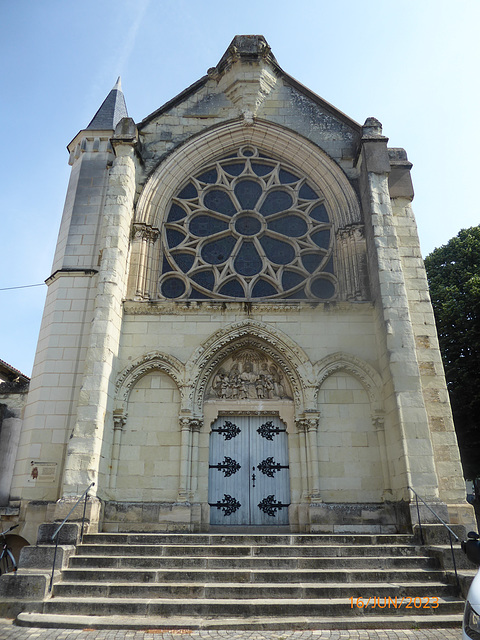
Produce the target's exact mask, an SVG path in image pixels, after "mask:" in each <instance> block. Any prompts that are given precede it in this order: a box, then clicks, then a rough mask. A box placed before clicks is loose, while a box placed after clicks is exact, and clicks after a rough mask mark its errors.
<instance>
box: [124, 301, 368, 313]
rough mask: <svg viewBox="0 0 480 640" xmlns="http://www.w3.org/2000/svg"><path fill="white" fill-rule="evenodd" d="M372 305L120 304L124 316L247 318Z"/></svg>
mask: <svg viewBox="0 0 480 640" xmlns="http://www.w3.org/2000/svg"><path fill="white" fill-rule="evenodd" d="M366 306H368V307H371V306H373V304H372V303H371V302H369V301H359V302H356V301H355V302H290V301H288V300H287V301H285V300H272V301H271V302H243V301H241V302H230V301H229V302H225V301H223V300H195V301H192V302H190V301H182V302H175V301H173V300H158V301H152V300H148V301H145V302H138V301H134V300H125V301H124V303H123V308H124V312H125V314H126V315H151V316H152V315H153V316H156V315H162V316H163V315H181V314H189V313H191V314H198V313H205V314H210V313H212V312H214V313H238V312H246V313H247V314H248V315H250V314H252V315H253V314H259V313H269V314H279V315H281V314H285V313H288V314H291V313H302V312H304V311H305V310H314V309H317V308H320V309H321V310H322V311H329V310H334V311H335V312H343V313H355V312H358V311H360V312H361V313H363V312H364V311H365V307H366Z"/></svg>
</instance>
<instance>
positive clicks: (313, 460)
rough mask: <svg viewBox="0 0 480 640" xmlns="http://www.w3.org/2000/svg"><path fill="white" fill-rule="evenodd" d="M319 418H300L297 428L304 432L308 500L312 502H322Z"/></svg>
mask: <svg viewBox="0 0 480 640" xmlns="http://www.w3.org/2000/svg"><path fill="white" fill-rule="evenodd" d="M318 422H319V417H318V416H310V417H308V418H300V419H299V420H297V428H298V429H299V430H302V431H304V433H305V440H306V453H307V456H306V457H307V465H306V466H307V477H308V499H309V500H310V501H312V502H315V501H318V500H320V476H319V469H318V436H317V431H318Z"/></svg>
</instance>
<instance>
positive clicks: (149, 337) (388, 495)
mask: <svg viewBox="0 0 480 640" xmlns="http://www.w3.org/2000/svg"><path fill="white" fill-rule="evenodd" d="M114 92H115V93H114V95H112V94H110V96H109V98H108V99H107V101H106V102H105V103H104V105H102V107H101V109H100V110H99V112H98V113H97V115H96V116H95V118H94V120H93V121H92V123H91V125H90V126H89V127H87V129H85V130H83V131H80V133H79V134H78V135H77V136H76V137H75V138H74V140H73V141H72V143H71V144H70V145H69V150H70V163H71V165H72V174H71V179H70V184H69V187H68V192H67V199H66V204H65V211H64V216H63V219H62V223H61V228H60V234H59V240H58V245H57V251H56V255H55V260H54V266H53V270H52V275H51V276H50V277H49V278H48V280H47V284H48V285H49V291H48V296H47V301H46V307H45V313H44V318H43V322H42V327H41V332H40V338H39V345H38V350H37V355H36V360H35V365H34V371H33V376H32V382H31V385H30V392H29V396H28V404H27V408H26V412H25V419H24V423H23V430H22V436H21V441H20V445H19V449H18V455H17V460H16V465H15V471H14V474H13V479H12V488H11V500H16V501H19V502H20V504H21V518H23V521H24V522H25V527H24V532H23V534H22V535H24V536H25V537H27V538H31V539H32V541H33V540H34V538H35V527H36V526H37V525H38V523H39V522H44V521H51V520H53V519H58V518H60V517H63V515H65V514H66V512H67V509H69V508H70V506H71V504H72V503H73V502H74V500H75V499H76V497H77V496H79V495H81V494H82V492H83V491H84V490H85V489H86V488H87V486H88V485H89V484H90V483H93V482H94V483H95V485H94V486H92V488H91V490H90V496H91V498H90V499H89V509H88V517H89V521H90V528H91V529H93V530H95V529H102V530H105V531H129V530H132V531H135V530H147V531H148V530H153V531H155V530H185V531H200V530H209V528H210V527H211V524H210V522H211V518H210V511H211V510H212V509H213V508H214V507H213V506H212V501H211V497H210V493H209V492H210V487H209V483H210V481H209V477H210V478H212V475H210V476H209V469H212V468H213V469H217V470H218V471H223V473H224V477H225V481H226V479H227V476H228V473H230V474H231V475H232V474H234V473H235V472H236V471H234V469H237V468H239V463H238V462H237V461H235V460H234V461H233V462H232V460H233V458H232V456H226V460H227V459H228V460H227V462H224V463H222V462H221V461H213V460H212V459H211V455H212V454H211V453H209V451H210V452H211V451H212V449H211V444H210V443H211V440H212V433H213V431H212V428H213V425H214V424H222V421H223V422H224V424H225V425H226V424H227V423H228V424H229V425H234V426H235V420H237V422H239V423H240V422H241V421H243V422H245V419H248V420H250V419H251V423H252V425H253V426H254V427H255V428H253V426H252V434H254V436H252V438H253V437H256V436H255V433H257V432H260V433H261V430H262V428H263V429H264V427H265V424H270V423H271V424H273V422H272V420H276V421H277V422H275V424H277V425H278V424H280V425H283V428H282V429H281V431H282V432H285V433H286V437H287V442H288V467H289V487H288V492H289V495H290V498H289V502H288V504H287V503H285V504H284V505H283V503H282V506H280V507H278V508H279V509H280V508H282V509H288V520H287V521H288V526H289V528H290V530H292V531H312V532H317V531H326V532H330V531H334V532H336V531H397V530H405V529H408V528H409V527H410V526H411V524H412V519H414V518H415V517H416V516H415V513H414V510H413V509H411V501H412V494H411V492H410V490H409V487H413V488H414V489H415V490H416V491H417V492H418V493H419V494H420V495H421V496H422V497H424V499H426V500H427V501H429V502H430V503H432V504H435V505H436V508H437V509H438V511H439V513H440V514H441V515H442V516H443V517H446V518H449V519H450V521H451V522H458V523H463V524H467V525H468V524H469V523H471V522H473V520H474V519H473V511H472V509H471V507H469V505H467V504H466V502H465V487H464V482H463V478H462V472H461V466H460V459H459V454H458V448H457V444H456V440H455V433H454V429H453V423H452V418H451V413H450V408H449V404H448V396H447V390H446V386H445V380H444V377H443V371H442V365H441V358H440V352H439V348H438V342H437V337H436V331H435V324H434V318H433V313H432V309H431V305H430V301H429V296H428V288H427V282H426V278H425V272H424V268H423V262H422V258H421V254H420V249H419V242H418V237H417V231H416V226H415V220H414V217H413V213H412V209H411V201H412V199H413V189H412V183H411V179H410V169H411V164H410V163H409V161H408V158H407V156H406V153H405V152H404V151H403V149H389V148H388V146H387V143H388V139H387V138H385V137H384V136H383V134H382V128H381V124H380V123H379V122H378V121H377V120H375V119H374V118H368V119H367V121H366V123H365V125H364V126H363V127H362V126H360V125H359V124H357V123H356V122H354V121H353V120H351V119H350V118H348V117H347V116H345V115H344V114H342V113H341V112H339V111H337V110H336V109H335V108H333V107H332V106H331V105H330V104H328V103H327V102H325V101H324V100H322V99H321V98H319V97H318V96H317V95H315V94H313V93H312V92H311V91H309V90H308V89H306V88H305V87H303V86H302V85H300V84H299V83H298V82H297V81H295V80H294V79H293V78H292V77H290V76H288V75H287V74H286V73H285V72H284V71H283V70H282V69H281V68H280V67H279V65H278V63H277V62H276V60H275V58H274V56H273V54H272V53H271V51H270V48H269V47H268V45H267V43H266V41H265V40H264V38H263V37H262V36H237V37H236V38H235V39H234V40H233V42H232V44H231V45H230V47H229V48H228V50H227V52H226V53H225V55H224V56H223V57H222V59H221V61H220V62H219V64H218V65H217V66H216V67H214V68H212V69H209V71H208V74H207V75H206V76H205V77H203V78H201V79H200V80H199V81H197V82H196V83H195V84H194V85H192V86H191V87H189V88H188V89H186V90H185V91H184V92H183V93H181V94H180V95H178V96H177V97H176V98H174V99H172V100H171V101H170V102H168V103H167V104H166V105H164V106H163V107H161V108H160V109H158V110H157V111H155V112H154V113H153V114H151V115H150V116H148V117H147V118H146V119H145V120H143V121H142V122H140V123H137V124H136V123H134V122H133V120H131V119H130V118H128V117H127V116H126V109H124V110H122V108H121V109H117V108H115V109H113V108H112V109H111V111H112V113H113V116H112V117H111V119H110V120H109V119H108V113H107V111H108V109H107V107H109V108H110V107H111V105H112V104H115V105H116V106H118V100H119V99H120V98H121V99H122V100H123V95H120V94H121V89H120V87H119V84H117V85H116V87H115V88H114ZM123 104H124V103H123ZM121 116H124V117H121ZM109 122H110V125H111V126H110V128H109ZM99 123H100V124H99ZM100 126H101V127H103V128H102V129H100V128H99V127H100ZM278 421H279V422H278ZM243 422H242V424H243ZM245 424H246V422H245ZM249 424H250V423H249ZM257 427H258V429H257ZM276 428H277V430H278V429H279V427H276ZM224 429H226V427H224ZM216 430H217V431H218V429H217V428H216ZM219 433H220V434H222V433H224V432H222V431H220V432H219ZM232 433H233V432H232ZM224 435H225V439H227V438H226V436H227V435H229V436H230V435H231V437H232V439H233V438H234V437H235V436H234V435H232V434H227V433H226V432H225V433H224ZM262 437H264V436H262ZM272 440H273V436H272ZM252 443H253V440H252ZM232 446H233V445H232ZM246 446H247V445H246ZM248 446H250V447H251V451H250V453H248V455H247V454H245V451H243V450H242V451H241V452H240V453H241V455H244V454H245V455H247V458H246V459H248V460H250V463H249V464H251V460H252V459H253V457H252V456H254V451H255V447H256V445H255V444H254V443H253V444H251V445H248ZM232 451H233V449H232ZM240 453H239V454H238V455H240ZM236 455H237V454H236ZM249 456H250V457H249ZM32 460H35V461H38V462H39V463H42V464H44V465H46V466H47V467H48V468H49V474H46V475H44V476H43V477H42V478H38V477H37V478H33V476H32V469H31V461H32ZM265 460H269V462H265ZM265 460H263V461H261V462H260V461H259V464H258V465H257V464H256V462H255V463H254V464H253V472H254V473H253V474H252V477H253V475H255V474H257V475H258V473H260V472H261V469H267V470H270V471H271V470H272V469H274V472H276V471H278V470H279V469H280V467H282V468H283V466H286V465H284V464H282V465H280V466H279V463H276V462H275V460H274V457H273V456H269V457H268V458H266V459H265ZM213 462H215V463H216V464H212V463H213ZM226 465H227V466H226ZM228 465H230V467H228ZM269 465H270V466H269ZM275 465H277V466H275ZM227 467H228V469H229V471H228V473H227V472H226V471H225V469H226V468H227ZM274 472H272V473H271V475H272V476H273V475H275V473H274ZM280 474H281V473H280V471H279V473H278V474H276V477H277V476H280ZM219 477H220V476H219ZM245 477H246V478H247V480H246V483H247V484H248V482H250V480H249V477H250V474H249V475H248V477H247V476H245ZM220 479H222V478H220ZM222 481H223V480H222ZM253 481H254V480H253ZM222 486H223V485H222ZM227 486H228V485H227V484H225V487H227ZM272 486H274V485H272ZM272 490H273V491H275V489H272ZM246 494H247V498H243V499H242V500H243V501H244V500H245V499H247V500H248V490H247V489H246ZM250 495H251V494H250ZM227 496H228V500H230V502H229V504H230V506H228V505H227V503H225V505H226V506H225V507H224V508H223V507H222V508H223V511H224V512H225V514H226V515H225V522H224V524H225V526H226V527H228V515H227V511H229V509H231V505H233V504H235V501H237V502H239V501H238V500H237V499H236V498H235V496H232V495H230V494H229V493H228V491H227V489H225V499H226V500H227ZM272 496H274V494H273V493H272V494H271V496H268V497H269V498H271V499H270V504H273V503H275V499H274V497H273V498H272ZM277 503H278V504H280V501H277ZM254 507H255V505H253V506H252V509H253V508H254ZM217 508H220V507H219V506H218V505H217ZM253 510H254V509H253ZM273 511H275V510H274V509H273ZM262 522H263V521H262ZM275 523H276V520H275V515H273V516H272V519H271V522H270V524H271V526H272V527H275ZM243 524H245V525H250V526H256V525H257V524H258V521H257V520H256V519H255V516H254V515H250V516H249V515H246V516H245V521H244V522H243Z"/></svg>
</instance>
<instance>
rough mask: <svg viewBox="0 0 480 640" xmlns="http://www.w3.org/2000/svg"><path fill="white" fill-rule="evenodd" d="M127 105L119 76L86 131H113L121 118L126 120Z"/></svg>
mask: <svg viewBox="0 0 480 640" xmlns="http://www.w3.org/2000/svg"><path fill="white" fill-rule="evenodd" d="M127 117H128V112H127V105H126V104H125V98H124V96H123V93H122V83H121V81H120V76H119V77H118V80H117V82H116V83H115V86H114V87H113V89H112V90H111V91H110V93H109V94H108V96H107V97H106V98H105V100H104V101H103V103H102V106H101V107H100V109H99V110H98V111H97V113H96V114H95V115H94V117H93V119H92V121H91V122H90V124H89V125H88V127H87V129H97V130H99V129H103V130H105V129H115V127H116V126H117V124H118V123H119V121H120V120H121V119H122V118H127Z"/></svg>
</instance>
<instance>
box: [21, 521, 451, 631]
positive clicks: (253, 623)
mask: <svg viewBox="0 0 480 640" xmlns="http://www.w3.org/2000/svg"><path fill="white" fill-rule="evenodd" d="M359 598H360V600H359ZM367 603H368V604H367ZM34 609H36V611H37V612H36V613H35V612H32V608H30V611H29V612H24V613H21V614H19V616H18V618H17V622H16V623H17V624H20V625H24V626H36V627H46V626H48V627H64V628H85V627H88V628H96V629H99V628H118V627H121V628H124V629H175V628H177V629H192V628H205V629H339V628H343V629H348V628H355V629H359V628H364V629H367V628H386V629H388V628H391V629H393V628H412V627H429V626H430V627H431V626H433V627H436V628H444V627H451V626H459V625H460V622H461V617H462V610H463V600H462V599H460V598H459V597H457V595H456V590H455V587H453V586H452V585H448V584H446V583H445V582H444V572H443V571H441V570H440V568H439V565H438V561H437V560H435V559H434V558H430V557H427V556H424V555H421V548H419V547H418V546H417V547H416V546H415V543H414V540H413V538H412V537H411V536H405V535H290V534H272V535H267V534H265V535H264V534H238V535H237V534H235V535H234V534H225V535H224V534H221V533H218V534H175V533H171V534H164V533H153V534H144V533H142V534H132V533H130V534H122V533H116V534H109V533H99V534H91V535H86V536H85V537H84V541H83V544H81V545H79V546H78V547H77V550H76V555H75V556H73V557H72V558H71V559H70V566H69V568H68V569H66V570H65V571H64V572H63V577H62V580H61V581H60V582H58V583H56V584H55V585H54V588H53V594H52V597H51V598H50V599H48V600H45V601H44V602H38V603H36V605H35V607H34Z"/></svg>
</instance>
